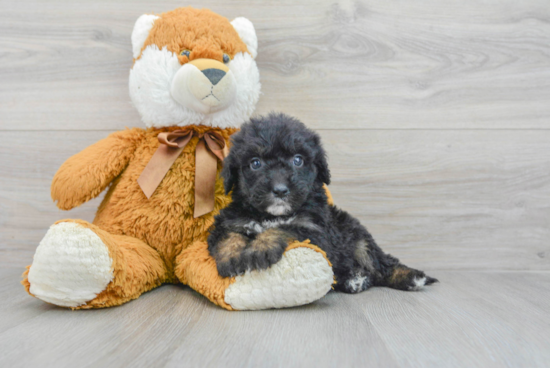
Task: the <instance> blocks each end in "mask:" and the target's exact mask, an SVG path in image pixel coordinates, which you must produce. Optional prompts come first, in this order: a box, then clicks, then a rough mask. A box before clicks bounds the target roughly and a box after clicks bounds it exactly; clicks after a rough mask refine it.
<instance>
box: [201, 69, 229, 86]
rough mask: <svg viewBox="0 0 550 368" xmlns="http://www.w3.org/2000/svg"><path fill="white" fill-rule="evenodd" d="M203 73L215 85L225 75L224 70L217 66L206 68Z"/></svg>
mask: <svg viewBox="0 0 550 368" xmlns="http://www.w3.org/2000/svg"><path fill="white" fill-rule="evenodd" d="M202 74H204V75H205V76H206V78H208V80H210V82H211V83H212V84H213V85H216V84H217V83H218V82H219V81H220V80H221V79H222V78H223V77H224V76H225V72H224V71H223V70H221V69H215V68H209V69H205V70H203V71H202Z"/></svg>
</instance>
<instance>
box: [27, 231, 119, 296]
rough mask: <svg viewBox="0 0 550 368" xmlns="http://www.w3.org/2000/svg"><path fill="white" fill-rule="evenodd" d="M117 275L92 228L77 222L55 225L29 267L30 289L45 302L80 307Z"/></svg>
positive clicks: (43, 240) (37, 250)
mask: <svg viewBox="0 0 550 368" xmlns="http://www.w3.org/2000/svg"><path fill="white" fill-rule="evenodd" d="M112 279H113V272H112V259H111V257H110V256H109V250H108V249H107V246H106V245H105V244H104V243H103V241H102V240H101V239H100V238H99V236H97V234H96V233H94V232H93V231H92V230H91V229H88V228H85V227H84V226H82V225H79V224H77V223H74V222H61V223H58V224H55V225H52V226H51V227H50V229H49V230H48V232H47V233H46V235H45V236H44V238H43V239H42V241H41V242H40V244H39V245H38V248H37V249H36V253H35V255H34V259H33V263H32V265H31V268H30V270H29V275H28V281H29V283H30V290H29V291H30V293H31V294H32V295H34V296H36V297H37V298H38V299H41V300H43V301H45V302H48V303H52V304H55V305H59V306H63V307H77V306H80V305H83V304H85V303H86V302H88V301H90V300H92V299H94V298H95V297H96V296H97V294H99V293H100V292H101V291H103V290H105V288H106V287H107V285H108V284H109V283H110V282H111V281H112Z"/></svg>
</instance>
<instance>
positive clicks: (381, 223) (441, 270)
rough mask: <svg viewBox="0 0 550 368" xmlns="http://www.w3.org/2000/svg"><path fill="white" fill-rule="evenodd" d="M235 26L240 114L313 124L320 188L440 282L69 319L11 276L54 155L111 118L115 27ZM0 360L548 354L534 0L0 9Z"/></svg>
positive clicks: (124, 63)
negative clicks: (243, 54) (321, 161)
mask: <svg viewBox="0 0 550 368" xmlns="http://www.w3.org/2000/svg"><path fill="white" fill-rule="evenodd" d="M185 5H193V6H195V7H208V8H211V9H212V10H214V11H216V12H218V13H220V14H222V15H224V16H226V17H228V18H230V19H231V18H234V17H236V16H246V17H248V18H249V19H251V20H252V22H253V23H254V24H255V27H256V30H257V34H258V39H259V55H258V59H257V62H258V66H259V69H260V75H261V82H262V92H263V95H262V96H261V98H260V102H259V104H258V108H257V113H266V112H269V111H272V110H280V111H284V112H286V113H289V114H292V115H295V116H296V117H298V118H300V119H301V120H303V121H304V122H305V123H306V124H307V125H309V126H311V127H312V128H314V129H316V130H317V131H319V133H320V134H321V135H322V137H323V141H324V144H325V146H326V148H327V151H328V153H329V161H330V165H331V171H332V174H333V183H332V185H331V190H332V192H333V194H334V197H335V200H336V202H337V203H338V205H340V206H341V207H343V208H345V209H347V210H348V211H350V212H351V213H352V214H353V215H355V216H357V217H358V218H359V219H360V220H361V221H362V222H364V223H365V224H366V225H367V226H368V227H369V229H370V230H371V232H372V233H373V235H374V236H375V238H376V239H377V241H378V242H379V244H380V245H381V246H382V247H383V248H384V249H385V250H387V251H389V252H390V253H392V254H393V255H395V256H397V257H399V258H400V259H401V260H402V261H404V262H405V263H407V264H410V265H411V266H415V267H418V268H421V269H425V270H426V271H428V272H429V273H430V274H432V275H433V276H435V277H437V278H439V279H440V280H441V283H440V284H438V285H435V286H434V287H432V288H429V289H427V290H425V291H422V292H418V293H404V292H398V291H394V290H389V289H383V288H378V289H373V290H370V291H368V292H365V293H362V294H360V295H355V296H349V295H343V294H339V293H331V294H329V295H327V296H326V297H325V298H323V299H322V300H320V301H318V302H316V303H314V304H312V305H309V306H305V307H301V308H292V309H287V310H271V311H261V312H227V311H224V310H222V309H220V308H217V307H215V306H214V305H212V304H211V303H209V302H208V301H206V300H205V299H204V298H203V297H201V296H200V295H198V294H196V293H195V292H193V291H192V290H190V289H189V288H186V287H183V286H181V285H165V286H163V287H161V288H159V289H156V290H154V291H152V292H149V293H147V294H145V295H143V296H142V297H140V298H139V299H138V300H136V301H133V302H131V303H129V304H127V305H124V306H121V307H117V308H112V309H107V310H93V311H74V312H73V311H68V310H65V309H61V308H57V307H54V306H51V305H48V304H45V303H43V302H41V301H39V300H36V299H33V298H31V297H30V296H28V295H27V294H26V293H25V292H24V291H23V288H22V286H21V285H20V284H19V279H20V274H21V273H22V271H23V269H24V266H25V265H27V264H30V263H31V262H32V255H33V253H34V250H35V249H36V246H37V244H38V242H39V241H40V239H41V238H42V237H43V236H44V234H45V232H46V230H47V228H48V227H49V225H51V224H52V223H53V222H54V221H56V220H59V219H61V218H67V217H72V218H83V219H85V220H88V221H91V220H92V219H93V215H94V212H95V209H96V208H97V206H98V204H99V200H100V199H95V200H92V201H90V202H89V203H87V204H85V205H83V206H81V207H79V208H77V209H75V210H73V211H71V212H69V213H67V212H62V211H59V210H57V209H56V207H55V206H54V204H53V203H52V202H51V199H50V194H49V186H50V183H51V179H52V177H53V175H54V173H55V171H56V170H57V168H58V167H59V165H61V163H62V162H63V161H64V160H65V159H67V158H68V157H69V156H70V155H72V154H74V153H76V152H78V151H80V150H81V149H82V148H84V147H85V146H87V145H89V144H92V143H94V142H96V141H97V140H98V139H101V138H103V137H105V136H106V135H107V134H109V133H111V132H113V131H115V130H119V129H123V128H124V127H126V126H128V127H132V126H138V127H140V126H142V124H141V122H140V119H139V116H138V114H137V112H136V110H135V108H134V107H132V106H131V104H130V99H129V96H128V71H129V68H130V67H131V64H132V57H131V46H130V33H131V30H132V27H133V24H134V22H135V20H136V19H137V17H138V16H139V15H141V14H142V13H150V12H162V11H167V10H171V9H173V8H176V7H178V6H185ZM0 80H1V83H0V367H2V368H3V367H19V366H20V367H74V366H83V367H87V366H93V367H109V366H113V367H119V366H138V367H141V366H143V367H157V366H158V367H176V366H189V367H195V366H223V367H260V366H261V367H309V366H312V367H313V366H315V367H468V368H469V367H548V366H550V363H549V361H550V360H549V359H550V326H549V325H550V313H549V310H550V241H549V240H548V239H550V201H549V198H550V149H549V147H550V103H549V101H550V4H549V3H548V0H522V1H516V0H486V1H477V0H450V1H444V2H441V1H440V0H417V1H397V0H389V1H382V0H378V1H373V0H302V1H299V2H298V1H295V0H280V1H272V2H268V1H256V0H239V1H230V2H228V1H223V0H202V1H198V0H191V1H189V2H186V3H181V2H178V1H173V0H161V1H155V2H153V1H150V0H135V1H122V0H121V1H112V0H93V1H92V0H79V1H71V0H46V1H39V0H2V1H0Z"/></svg>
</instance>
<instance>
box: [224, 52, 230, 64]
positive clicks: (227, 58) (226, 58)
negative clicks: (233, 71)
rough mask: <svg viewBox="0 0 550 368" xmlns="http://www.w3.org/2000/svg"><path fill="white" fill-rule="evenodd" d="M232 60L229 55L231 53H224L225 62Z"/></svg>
mask: <svg viewBox="0 0 550 368" xmlns="http://www.w3.org/2000/svg"><path fill="white" fill-rule="evenodd" d="M230 61H231V58H230V57H229V55H227V54H223V63H224V64H227V63H228V62H230Z"/></svg>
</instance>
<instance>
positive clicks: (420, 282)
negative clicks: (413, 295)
mask: <svg viewBox="0 0 550 368" xmlns="http://www.w3.org/2000/svg"><path fill="white" fill-rule="evenodd" d="M413 282H414V285H413V286H409V290H420V289H422V288H423V287H424V285H426V278H425V277H422V278H418V277H415V278H414V279H413Z"/></svg>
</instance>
